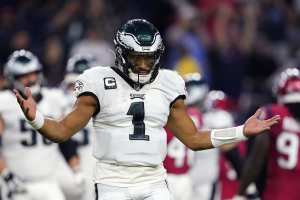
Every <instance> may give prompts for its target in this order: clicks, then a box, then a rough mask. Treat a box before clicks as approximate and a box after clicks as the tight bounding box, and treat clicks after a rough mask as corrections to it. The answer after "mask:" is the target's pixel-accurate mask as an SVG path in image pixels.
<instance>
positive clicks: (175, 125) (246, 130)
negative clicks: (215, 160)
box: [167, 99, 280, 151]
mask: <svg viewBox="0 0 300 200" xmlns="http://www.w3.org/2000/svg"><path fill="white" fill-rule="evenodd" d="M260 114H261V110H260V109H258V110H257V111H256V113H255V114H254V115H253V116H251V117H250V118H249V119H248V120H247V121H246V122H245V124H244V125H243V126H238V127H232V128H226V129H213V130H207V131H199V130H197V128H196V127H195V125H194V123H193V121H192V120H191V119H190V117H189V116H188V114H187V112H186V106H185V105H184V101H183V100H182V99H178V100H177V101H176V102H175V103H174V104H173V106H172V108H171V111H170V115H169V119H168V123H167V128H169V129H170V130H171V131H172V132H173V133H174V135H175V136H176V137H177V138H178V139H179V140H180V141H181V142H182V143H184V144H185V145H186V146H187V147H189V148H190V149H192V150H195V151H197V150H203V149H209V148H214V147H218V146H221V145H223V144H228V143H232V142H238V141H241V140H244V139H246V137H248V136H254V135H258V134H260V133H263V132H264V131H267V130H269V129H270V128H271V126H273V125H274V124H276V123H278V120H279V119H280V117H279V116H278V115H276V116H273V117H272V118H270V119H266V120H261V119H259V116H260Z"/></svg>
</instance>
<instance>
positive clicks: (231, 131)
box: [210, 125, 247, 147]
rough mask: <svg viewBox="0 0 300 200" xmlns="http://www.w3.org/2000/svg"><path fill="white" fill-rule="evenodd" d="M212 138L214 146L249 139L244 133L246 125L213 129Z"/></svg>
mask: <svg viewBox="0 0 300 200" xmlns="http://www.w3.org/2000/svg"><path fill="white" fill-rule="evenodd" d="M210 139H211V143H212V145H213V146H214V147H219V146H221V145H223V144H228V143H234V142H240V141H243V140H247V137H246V136H245V135H244V125H241V126H237V127H232V128H224V129H213V130H211V134H210Z"/></svg>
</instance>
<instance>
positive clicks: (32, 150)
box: [0, 88, 64, 181]
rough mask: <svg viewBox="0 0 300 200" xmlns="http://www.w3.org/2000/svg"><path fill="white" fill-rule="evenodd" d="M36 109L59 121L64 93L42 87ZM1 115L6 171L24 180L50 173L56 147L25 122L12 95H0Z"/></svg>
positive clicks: (54, 165)
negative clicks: (3, 128) (7, 169)
mask: <svg viewBox="0 0 300 200" xmlns="http://www.w3.org/2000/svg"><path fill="white" fill-rule="evenodd" d="M41 94H42V96H43V98H42V99H41V101H40V102H39V103H38V105H37V106H38V110H39V111H40V112H42V113H43V114H44V115H45V116H49V117H51V118H59V117H61V115H62V107H63V105H64V98H63V94H62V93H61V92H60V91H59V90H56V89H46V88H43V89H42V91H41ZM0 113H1V115H2V117H3V119H4V121H5V131H4V134H3V136H2V153H3V157H4V159H5V161H6V164H7V165H8V168H9V169H10V170H11V171H13V172H14V173H15V174H17V175H18V176H19V177H21V178H22V179H24V180H27V181H34V180H39V179H41V178H45V177H48V176H50V175H51V174H52V172H53V171H54V170H55V167H56V160H57V154H58V149H57V144H54V143H52V142H50V141H49V140H47V139H45V138H43V137H42V136H41V135H40V134H39V133H38V132H36V131H35V130H33V129H32V128H31V126H30V125H29V124H28V123H27V122H26V120H25V117H24V114H23V112H22V110H21V108H20V107H19V105H18V102H17V100H16V97H15V95H14V94H13V93H12V92H11V91H9V90H6V91H3V92H1V93H0Z"/></svg>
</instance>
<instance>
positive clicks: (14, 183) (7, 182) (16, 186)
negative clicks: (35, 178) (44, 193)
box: [0, 169, 27, 199]
mask: <svg viewBox="0 0 300 200" xmlns="http://www.w3.org/2000/svg"><path fill="white" fill-rule="evenodd" d="M0 177H1V179H2V180H3V181H2V183H3V185H2V187H3V192H4V193H5V196H7V198H8V199H14V196H15V195H23V196H24V194H25V193H26V192H27V191H26V188H25V183H24V182H23V181H22V180H21V179H20V178H19V177H17V176H16V175H15V174H14V173H12V172H11V171H9V170H8V169H5V170H3V171H2V172H1V175H0Z"/></svg>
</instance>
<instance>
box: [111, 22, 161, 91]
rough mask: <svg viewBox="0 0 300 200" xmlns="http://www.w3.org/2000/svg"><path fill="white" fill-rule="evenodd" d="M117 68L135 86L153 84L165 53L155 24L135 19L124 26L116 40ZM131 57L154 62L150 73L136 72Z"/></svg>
mask: <svg viewBox="0 0 300 200" xmlns="http://www.w3.org/2000/svg"><path fill="white" fill-rule="evenodd" d="M114 43H115V53H116V66H117V67H118V68H119V70H120V71H121V72H122V73H123V74H124V75H125V76H126V77H127V78H129V79H130V80H131V81H132V82H133V83H134V84H136V85H138V86H141V85H144V84H147V83H151V82H152V81H153V80H154V79H155V77H156V76H157V74H158V70H159V61H160V57H161V55H162V54H163V52H164V45H163V42H162V38H161V35H160V33H159V31H158V30H157V28H155V27H154V25H153V24H151V23H150V22H148V21H146V20H144V19H133V20H129V21H127V22H126V23H125V24H123V25H122V26H121V27H120V28H119V29H118V31H117V33H116V35H115V38H114ZM130 56H146V57H147V58H150V59H151V60H152V61H151V62H150V63H151V67H150V72H149V73H148V74H143V73H139V72H136V71H134V70H133V69H134V67H135V66H134V63H132V62H131V61H130V59H129V57H130Z"/></svg>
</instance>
